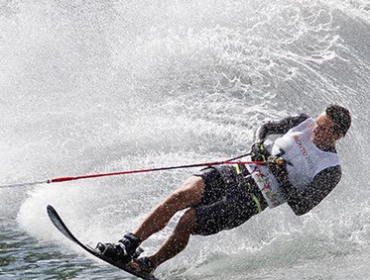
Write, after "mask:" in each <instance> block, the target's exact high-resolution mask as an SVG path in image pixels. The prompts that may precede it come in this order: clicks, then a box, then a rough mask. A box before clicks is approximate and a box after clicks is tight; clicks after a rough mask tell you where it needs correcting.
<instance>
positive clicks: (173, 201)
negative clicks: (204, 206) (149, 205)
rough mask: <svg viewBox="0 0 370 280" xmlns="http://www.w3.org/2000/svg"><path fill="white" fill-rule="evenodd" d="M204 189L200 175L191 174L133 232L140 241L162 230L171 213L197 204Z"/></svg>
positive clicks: (171, 215)
mask: <svg viewBox="0 0 370 280" xmlns="http://www.w3.org/2000/svg"><path fill="white" fill-rule="evenodd" d="M203 191H204V181H203V179H202V178H201V177H198V176H192V177H190V178H189V179H187V180H186V181H185V182H184V184H183V185H182V186H181V187H180V188H178V189H177V190H176V191H175V192H173V193H172V194H171V195H170V196H169V197H167V198H166V199H165V200H164V201H163V202H161V203H160V204H159V205H158V206H157V207H156V208H154V209H153V210H152V211H151V212H150V213H149V215H148V216H147V217H146V218H145V220H144V221H143V222H142V223H141V224H140V225H139V227H138V228H137V229H136V230H135V231H134V232H133V233H134V234H135V235H136V236H137V237H139V238H140V240H141V241H144V240H146V239H148V237H149V236H151V235H152V234H154V233H156V232H158V231H160V230H162V229H163V228H164V227H165V226H166V225H167V223H168V222H169V221H170V219H171V218H172V217H173V215H174V214H175V213H176V212H178V211H180V210H183V209H186V208H189V207H191V206H195V205H197V204H199V202H200V201H201V198H202V194H203Z"/></svg>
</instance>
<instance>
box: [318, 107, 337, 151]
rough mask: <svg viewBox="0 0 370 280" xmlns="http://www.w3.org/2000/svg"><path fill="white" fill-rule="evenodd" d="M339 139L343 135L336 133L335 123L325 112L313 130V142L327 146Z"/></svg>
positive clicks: (319, 117)
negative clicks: (326, 144)
mask: <svg viewBox="0 0 370 280" xmlns="http://www.w3.org/2000/svg"><path fill="white" fill-rule="evenodd" d="M339 138H341V135H338V134H336V133H334V122H333V121H332V120H331V119H330V118H329V117H328V116H327V115H326V113H325V112H323V113H322V114H321V115H319V116H318V117H317V119H316V124H315V126H314V128H313V140H314V141H315V142H318V143H324V144H325V143H330V142H332V141H335V140H338V139H339Z"/></svg>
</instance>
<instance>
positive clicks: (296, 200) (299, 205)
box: [283, 166, 342, 216]
mask: <svg viewBox="0 0 370 280" xmlns="http://www.w3.org/2000/svg"><path fill="white" fill-rule="evenodd" d="M341 176H342V171H341V167H340V166H334V167H329V168H326V169H324V170H323V171H321V172H320V173H319V174H317V175H316V176H315V178H314V180H313V181H312V183H311V184H310V185H309V186H308V187H307V188H306V189H305V190H304V191H302V190H299V189H297V188H295V187H294V186H292V185H290V186H287V185H285V186H284V187H283V191H284V193H285V197H286V199H287V201H288V205H289V206H290V207H291V208H292V210H293V212H294V213H295V214H296V215H298V216H301V215H304V214H306V213H307V212H309V211H311V210H312V209H313V208H314V207H315V206H317V205H318V204H319V203H320V202H321V201H322V200H323V199H324V198H325V197H326V196H327V195H328V194H329V193H330V192H331V191H332V190H333V189H334V188H335V186H336V185H337V184H338V183H339V181H340V179H341Z"/></svg>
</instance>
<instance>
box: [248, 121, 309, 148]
mask: <svg viewBox="0 0 370 280" xmlns="http://www.w3.org/2000/svg"><path fill="white" fill-rule="evenodd" d="M308 118H309V116H308V115H306V114H300V115H299V116H292V117H286V118H284V119H282V120H280V121H269V122H267V123H264V124H262V125H261V126H259V127H258V128H257V130H256V132H255V137H254V138H255V141H254V142H262V141H263V140H265V139H266V137H267V136H269V135H271V134H284V133H286V132H288V130H289V129H291V128H293V127H295V126H297V125H298V124H300V123H301V122H303V121H305V120H306V119H308Z"/></svg>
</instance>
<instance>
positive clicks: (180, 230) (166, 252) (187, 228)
mask: <svg viewBox="0 0 370 280" xmlns="http://www.w3.org/2000/svg"><path fill="white" fill-rule="evenodd" d="M194 226H195V210H194V208H190V209H189V210H187V211H186V212H185V214H184V215H183V216H182V217H181V219H180V220H179V222H178V224H177V226H176V228H175V230H174V232H173V233H172V235H171V236H170V237H169V238H168V239H167V240H166V242H165V243H164V244H163V245H162V247H161V248H160V249H159V250H158V251H157V252H156V253H155V254H154V255H152V256H150V257H149V259H150V262H151V264H152V265H153V268H154V269H156V268H157V267H158V266H159V265H160V264H161V263H163V262H165V261H167V260H169V259H171V258H172V257H174V256H176V255H177V254H178V253H180V252H181V251H182V250H184V249H185V247H186V246H187V245H188V242H189V238H190V234H191V233H192V231H193V228H194Z"/></svg>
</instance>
